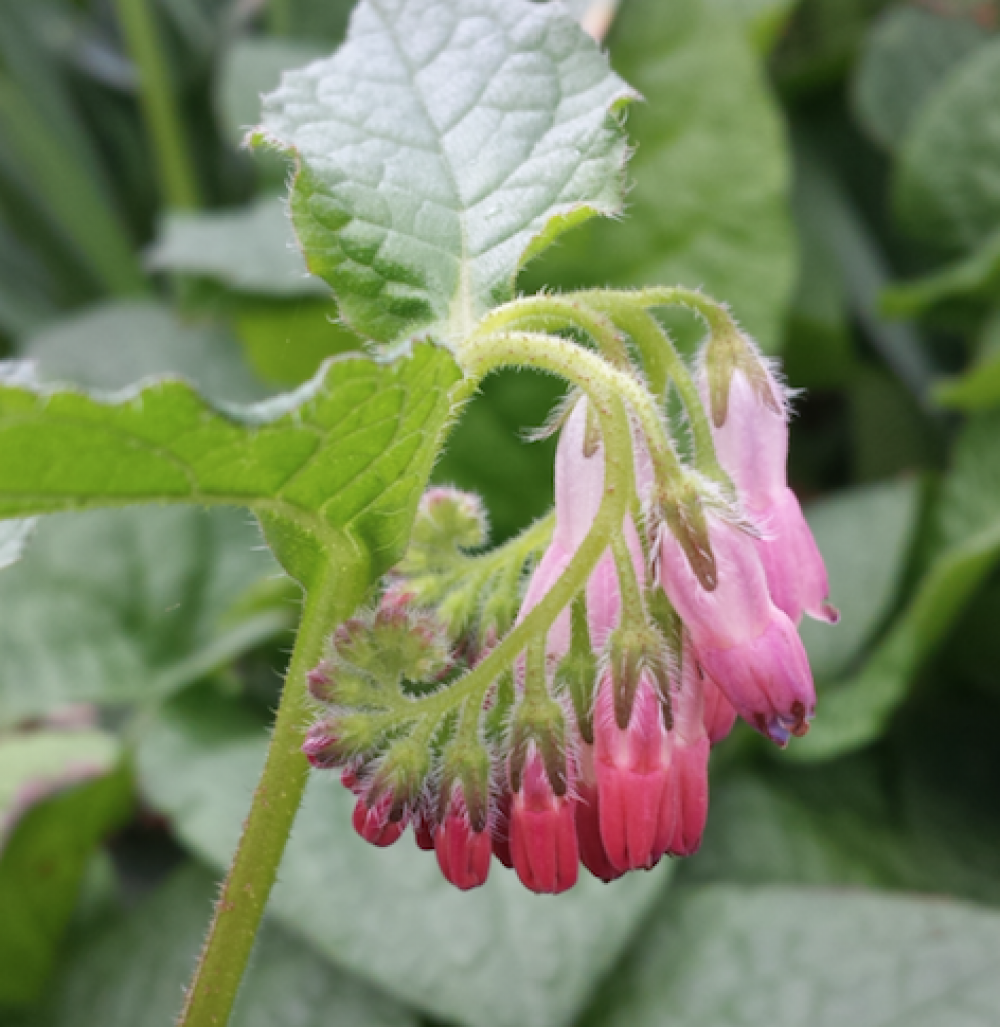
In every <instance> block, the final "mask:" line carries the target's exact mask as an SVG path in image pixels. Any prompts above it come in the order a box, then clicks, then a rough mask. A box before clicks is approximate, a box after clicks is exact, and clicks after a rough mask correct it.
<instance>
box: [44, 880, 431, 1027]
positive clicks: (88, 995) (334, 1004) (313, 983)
mask: <svg viewBox="0 0 1000 1027" xmlns="http://www.w3.org/2000/svg"><path fill="white" fill-rule="evenodd" d="M217 892H218V889H217V886H216V884H215V881H214V880H213V878H212V875H211V874H210V873H209V872H208V871H207V870H204V869H203V868H202V867H199V866H195V865H191V866H187V867H184V868H183V869H181V870H179V871H177V872H176V873H175V874H174V876H173V877H172V878H171V879H170V880H169V881H167V882H166V883H165V884H164V885H162V886H161V887H160V888H159V889H158V890H157V891H156V892H155V893H154V894H153V895H152V896H151V897H149V898H148V899H146V900H145V901H144V902H143V904H142V905H141V906H139V907H138V908H137V909H135V910H133V911H132V912H130V913H129V914H127V915H126V916H119V917H117V918H115V920H114V921H112V922H111V923H109V924H104V925H101V926H100V927H96V928H92V929H90V930H89V931H87V932H86V933H83V934H81V935H80V936H79V937H78V938H76V940H75V945H74V946H73V950H72V952H71V953H70V956H69V959H68V960H67V962H66V965H65V967H64V968H63V969H62V970H61V972H60V974H59V976H58V979H57V981H56V985H55V987H54V988H53V989H52V992H51V994H50V995H49V996H48V999H47V1001H46V1003H45V1004H44V1006H43V1009H42V1012H41V1013H40V1015H39V1016H38V1017H37V1020H33V1021H31V1024H30V1027H76V1025H79V1024H94V1025H95V1027H96V1025H97V1024H100V1025H101V1027H167V1025H168V1024H170V1023H172V1022H173V1018H174V1017H175V1016H176V1015H177V1013H178V1012H179V1011H180V1005H181V1001H182V999H183V988H184V985H185V984H186V983H187V980H188V978H189V977H190V975H191V970H192V968H193V966H194V962H195V959H196V957H197V955H198V950H199V948H200V946H201V943H202V940H203V938H204V932H205V922H206V919H207V917H208V913H209V911H210V910H211V908H212V903H213V901H214V900H215V898H216V897H217ZM332 1022H336V1023H337V1025H338V1027H341V1025H342V1027H416V1022H417V1021H416V1018H415V1017H414V1016H413V1014H411V1013H409V1012H408V1011H407V1010H405V1009H404V1008H403V1007H402V1006H400V1005H399V1004H398V1003H396V1002H394V1001H392V1000H391V999H389V998H387V997H385V996H383V995H381V994H379V993H378V992H377V991H376V990H375V989H373V988H370V987H368V986H367V985H364V984H362V983H361V982H359V981H356V980H354V979H352V978H351V977H349V976H348V975H347V974H345V973H343V972H342V971H339V970H337V969H335V968H334V967H332V966H330V965H329V964H328V963H326V962H325V961H324V960H323V959H322V958H321V957H319V956H318V955H317V954H316V953H315V952H314V951H313V950H312V949H310V948H309V946H307V945H305V944H304V943H303V942H301V941H299V940H298V939H296V938H295V937H293V936H292V935H291V934H289V933H288V932H286V931H284V930H282V929H281V928H279V927H277V926H275V925H273V924H271V923H266V924H265V926H264V929H263V931H262V932H261V936H260V939H259V940H258V942H257V947H256V950H255V953H254V957H253V960H252V962H251V964H250V968H249V971H248V973H247V977H246V980H245V981H244V983H243V987H242V989H241V991H240V998H239V1001H238V1003H237V1007H236V1011H235V1013H234V1014H233V1021H232V1024H233V1027H277V1025H279V1024H280V1025H281V1027H327V1025H328V1024H330V1023H332Z"/></svg>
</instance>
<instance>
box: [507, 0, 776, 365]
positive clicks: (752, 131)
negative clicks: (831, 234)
mask: <svg viewBox="0 0 1000 1027" xmlns="http://www.w3.org/2000/svg"><path fill="white" fill-rule="evenodd" d="M609 42H610V46H611V54H612V59H613V62H614V65H615V68H616V69H617V70H618V71H619V72H620V73H621V74H622V75H623V76H624V77H625V78H627V79H628V80H629V81H630V82H631V83H633V85H635V87H636V88H637V89H638V90H639V91H640V92H641V93H642V94H643V96H644V97H645V98H646V101H647V102H646V103H645V104H642V105H640V106H638V107H636V108H635V109H634V110H633V111H632V112H631V113H630V115H629V134H630V137H631V138H632V140H633V141H634V142H635V144H636V145H637V150H636V153H635V156H634V157H633V159H632V161H631V162H630V165H629V169H630V173H631V177H632V178H634V180H635V186H634V188H633V189H631V190H630V192H629V195H628V209H627V212H626V217H625V219H624V220H623V221H622V222H621V223H618V222H615V223H610V222H608V223H604V222H598V221H594V222H591V223H590V224H588V225H586V226H584V227H583V228H580V229H577V230H576V231H575V232H574V233H572V234H571V235H570V236H568V237H567V238H566V240H565V241H564V242H563V243H562V244H561V245H560V246H558V247H556V248H554V249H553V250H552V251H551V252H550V253H549V254H548V255H547V256H546V257H544V258H543V259H542V260H541V261H539V262H538V264H537V265H535V266H533V267H532V268H531V269H530V271H529V274H528V275H527V278H526V280H527V281H528V283H529V286H530V287H531V288H534V287H536V286H541V285H545V284H548V285H553V284H554V285H559V286H561V287H564V288H569V287H576V286H604V285H607V284H609V283H610V284H612V285H617V286H632V285H640V284H649V283H656V284H662V283H670V284H673V283H675V282H676V283H681V284H684V285H692V286H699V287H700V286H703V287H704V288H705V289H706V290H707V291H708V292H709V293H711V294H712V295H713V296H716V297H717V298H719V299H722V300H726V301H727V302H729V303H731V304H732V306H733V308H734V310H735V312H736V315H737V317H738V318H739V319H740V321H741V322H742V323H743V324H744V325H745V327H746V328H747V329H748V330H749V331H750V332H752V333H753V334H754V335H756V336H757V337H758V338H760V340H761V341H762V343H763V344H764V345H765V346H766V347H767V348H769V349H770V350H772V351H773V350H775V349H776V348H777V347H778V345H779V343H780V336H781V324H782V320H783V317H784V308H785V304H786V303H787V301H788V299H789V293H790V291H791V287H792V284H793V275H794V270H795V252H794V240H793V237H792V232H791V225H790V220H789V216H788V209H787V203H788V160H787V154H786V150H785V144H784V139H783V136H782V131H781V125H780V122H779V119H778V114H777V110H776V108H775V105H774V103H773V101H772V99H771V98H770V96H769V95H768V92H767V86H766V83H765V81H764V79H763V76H762V73H761V69H760V67H759V62H758V61H757V59H756V57H755V55H754V53H753V52H752V49H751V47H750V44H749V43H748V42H747V40H746V39H745V37H744V34H743V31H742V28H741V26H740V25H739V24H738V23H736V22H734V21H733V19H731V18H729V17H727V16H724V15H721V14H719V13H717V12H715V11H714V10H711V9H709V6H708V5H707V4H705V3H703V2H702V0H671V2H670V3H663V2H662V0H630V2H629V3H627V4H625V6H624V7H623V8H622V10H621V13H620V14H619V15H618V17H617V18H616V19H615V25H614V29H613V31H612V34H611V37H610V40H609Z"/></svg>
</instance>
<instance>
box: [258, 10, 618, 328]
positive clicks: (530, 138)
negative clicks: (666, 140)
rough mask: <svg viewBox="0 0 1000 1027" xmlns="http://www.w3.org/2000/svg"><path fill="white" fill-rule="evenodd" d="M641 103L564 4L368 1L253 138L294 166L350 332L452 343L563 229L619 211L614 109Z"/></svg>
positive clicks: (312, 255) (318, 268)
mask: <svg viewBox="0 0 1000 1027" xmlns="http://www.w3.org/2000/svg"><path fill="white" fill-rule="evenodd" d="M634 98H635V94H634V93H633V92H632V91H631V90H630V89H629V88H628V86H626V85H625V83H624V82H622V80H621V79H619V78H618V77H617V76H616V75H614V74H613V73H612V72H611V71H610V70H609V68H608V66H607V61H606V60H605V58H604V57H603V56H602V55H601V54H600V52H599V51H598V49H597V47H596V45H595V44H594V43H593V41H591V40H590V39H589V38H588V37H587V36H586V35H585V33H583V31H582V30H581V29H580V28H579V27H578V26H577V25H576V23H575V22H573V21H572V19H570V18H568V17H567V16H566V15H565V13H563V12H562V11H560V10H558V9H554V8H549V7H547V6H546V7H542V6H539V5H533V4H528V3H524V2H522V0H512V2H510V3H509V4H505V5H502V6H501V5H495V4H487V3H484V2H482V0H461V2H458V3H455V2H449V3H445V2H443V0H365V2H364V3H362V4H361V5H360V6H359V8H358V9H357V11H356V13H355V15H354V19H353V21H352V26H351V31H350V33H349V35H348V40H347V43H346V44H345V46H344V47H343V48H342V49H341V50H340V51H339V52H338V53H336V54H335V55H334V56H333V57H331V58H329V59H327V60H325V61H317V62H314V63H313V64H311V65H309V66H308V67H306V68H304V69H302V70H300V71H297V72H290V73H286V75H285V76H284V78H283V80H282V85H281V87H280V88H279V89H278V90H277V91H276V92H275V93H273V94H271V96H270V97H268V98H267V99H266V100H265V110H264V120H263V125H262V127H261V128H260V129H258V130H257V132H256V133H255V136H254V138H255V140H257V141H263V142H268V143H270V144H272V145H274V146H277V147H278V148H280V149H284V150H287V151H292V152H294V153H295V154H296V155H297V157H298V160H299V171H298V174H297V177H296V179H295V182H294V186H293V192H292V201H291V207H292V217H293V221H294V223H295V226H296V230H297V232H298V234H299V239H300V241H301V243H302V245H303V248H304V249H305V251H306V258H307V264H308V266H309V268H310V270H312V271H313V273H315V274H318V275H319V276H320V277H322V278H325V279H326V280H327V281H328V282H330V284H331V285H332V286H333V287H334V291H335V292H336V293H337V297H338V301H339V303H340V307H341V310H342V311H343V313H344V315H345V317H346V318H347V320H348V321H349V322H350V323H351V324H352V325H353V326H354V327H355V328H356V329H357V330H359V331H360V332H361V333H362V334H365V335H367V336H369V337H370V338H372V339H375V340H377V341H380V342H391V341H395V340H397V339H400V338H405V337H407V336H409V335H411V334H412V333H414V332H415V331H417V330H419V329H421V328H427V327H436V328H437V329H438V330H439V331H441V333H442V334H444V335H445V337H451V336H454V335H456V334H461V333H462V332H466V331H468V330H469V329H470V328H471V327H472V326H473V325H474V324H475V322H476V320H478V318H479V317H480V316H481V314H482V313H483V312H484V311H485V310H487V309H488V308H489V307H490V306H493V305H495V304H497V303H500V302H503V301H504V300H506V299H509V298H510V297H511V295H512V293H513V282H514V277H515V275H516V273H517V270H518V268H519V267H520V266H521V264H522V263H523V262H524V260H525V259H527V257H528V256H529V255H531V254H533V253H534V252H536V250H537V248H539V247H540V246H541V245H543V244H546V243H548V242H549V241H551V239H552V238H553V237H554V236H555V235H556V234H557V233H558V232H559V231H562V230H563V229H564V228H565V227H568V225H569V224H570V223H573V222H576V221H579V220H582V219H584V218H585V217H586V216H589V215H591V214H613V213H616V212H618V211H619V210H620V209H621V203H622V198H621V187H622V181H621V178H622V175H621V171H622V168H623V165H624V162H625V156H626V144H625V138H624V133H623V132H622V129H621V127H620V125H619V124H618V122H617V120H616V118H615V113H616V111H617V110H618V109H619V108H620V107H621V106H622V105H623V104H625V103H627V102H628V101H630V100H632V99H634Z"/></svg>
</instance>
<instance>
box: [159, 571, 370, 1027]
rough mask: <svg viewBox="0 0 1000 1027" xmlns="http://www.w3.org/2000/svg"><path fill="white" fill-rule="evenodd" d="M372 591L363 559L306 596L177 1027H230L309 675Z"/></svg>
mask: <svg viewBox="0 0 1000 1027" xmlns="http://www.w3.org/2000/svg"><path fill="white" fill-rule="evenodd" d="M367 584H368V578H367V561H365V560H364V559H363V558H360V556H359V557H358V558H357V559H356V560H355V561H354V562H349V561H338V562H337V563H336V564H333V563H331V566H330V569H329V570H328V571H327V573H326V575H325V576H324V577H321V578H320V579H319V580H318V581H317V582H316V584H315V585H314V586H313V588H312V589H311V590H310V592H309V593H308V595H307V596H306V600H305V606H304V609H303V611H302V621H301V623H300V625H299V631H298V634H297V636H296V639H295V649H294V651H293V652H292V659H291V663H290V664H289V667H288V675H287V676H286V678H285V687H284V690H283V692H282V696H281V704H280V706H279V707H278V715H277V718H276V719H275V723H274V733H273V735H272V737H271V744H270V746H269V747H268V750H267V760H266V762H265V763H264V772H263V774H262V775H261V778H260V781H259V782H258V784H257V790H256V791H255V792H254V797H253V804H252V805H251V807H250V814H249V816H248V817H247V821H246V825H245V827H244V829H243V836H242V837H241V838H240V842H239V845H238V847H237V849H236V855H235V857H234V858H233V864H232V866H231V867H230V870H229V874H228V876H227V877H226V882H225V884H224V885H223V888H222V894H221V896H220V897H219V902H218V905H217V906H216V908H215V917H214V919H213V921H212V926H211V928H210V929H209V933H208V938H207V939H206V941H205V947H204V949H203V950H202V954H201V958H200V960H199V961H198V967H197V969H196V970H195V975H194V979H193V980H192V982H191V987H190V988H189V990H188V994H187V999H186V1001H185V1003H184V1009H183V1011H182V1013H181V1015H180V1019H179V1020H178V1027H224V1025H225V1024H226V1023H228V1022H229V1015H230V1013H231V1011H232V1008H233V1003H234V1002H235V1000H236V993H237V991H238V990H239V986H240V981H241V980H242V978H243V973H244V970H245V969H246V965H247V962H248V960H249V959H250V953H251V951H252V950H253V946H254V940H255V938H256V936H257V931H258V929H259V927H260V922H261V918H262V917H263V914H264V907H265V905H266V904H267V898H268V895H269V894H270V892H271V888H272V886H273V885H274V880H275V876H276V875H277V872H278V864H279V863H280V862H281V857H282V855H283V853H284V851H285V844H286V843H287V841H288V835H289V833H290V832H291V829H292V822H293V821H294V820H295V814H296V813H297V811H298V808H299V804H300V803H301V801H302V793H303V792H304V790H305V786H306V781H307V779H308V775H309V764H308V762H307V761H306V758H305V756H303V755H302V752H301V745H302V741H303V738H304V737H305V730H306V727H307V726H308V722H309V719H310V708H309V701H308V693H307V691H306V674H307V673H308V672H309V671H310V670H311V669H312V668H313V667H314V666H315V665H316V664H317V663H319V661H320V659H321V658H322V655H323V646H324V643H325V641H326V638H327V637H328V635H329V633H330V632H331V631H332V629H333V628H334V627H335V626H336V625H337V624H339V623H340V622H341V621H343V620H345V619H346V618H347V617H348V616H350V614H351V613H352V612H353V611H354V610H355V609H356V608H357V606H358V605H359V604H360V603H361V601H362V600H363V598H364V594H365V589H366V587H367ZM209 784H210V783H209Z"/></svg>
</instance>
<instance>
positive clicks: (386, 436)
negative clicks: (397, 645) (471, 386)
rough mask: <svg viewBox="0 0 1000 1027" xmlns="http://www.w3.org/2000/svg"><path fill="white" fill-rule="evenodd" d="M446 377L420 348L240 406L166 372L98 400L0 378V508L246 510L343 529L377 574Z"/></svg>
mask: <svg viewBox="0 0 1000 1027" xmlns="http://www.w3.org/2000/svg"><path fill="white" fill-rule="evenodd" d="M459 377H460V372H459V370H458V367H457V365H456V364H455V362H454V361H453V360H452V358H451V356H450V355H449V354H448V353H447V351H445V350H443V349H441V348H439V347H436V346H434V345H432V344H429V343H421V344H418V345H416V346H414V347H413V348H412V351H411V354H410V355H409V356H407V357H403V358H400V359H397V360H395V361H393V362H391V363H386V362H380V361H377V360H373V359H371V358H369V357H364V356H345V357H342V358H338V359H334V360H331V361H330V362H328V363H327V364H326V365H325V367H324V369H323V370H322V371H321V372H320V374H319V375H318V376H317V377H316V378H315V379H313V381H311V382H309V383H307V384H306V385H305V386H303V387H302V388H300V389H299V390H298V391H297V392H295V393H292V394H290V395H288V396H281V397H276V398H275V399H273V400H270V401H266V402H264V403H260V404H257V405H256V406H252V407H235V406H228V407H221V408H216V407H213V406H212V405H211V404H209V403H208V402H207V401H206V400H204V399H203V398H202V397H201V395H199V393H198V392H196V391H195V390H194V389H193V388H192V387H191V386H190V385H188V384H186V383H185V382H181V381H175V380H160V381H153V382H151V383H150V384H148V385H146V386H145V387H137V388H134V389H131V390H128V391H126V392H124V393H118V394H114V395H110V396H107V395H105V396H101V395H100V394H88V393H84V392H81V391H79V390H75V389H64V388H39V387H37V386H34V385H31V384H20V383H17V382H10V383H9V384H6V385H3V384H0V516H7V517H20V516H25V515H28V514H35V513H52V512H57V511H60V510H67V509H87V508H90V509H93V508H97V507H107V506H121V505H126V504H132V503H140V502H186V503H196V504H211V505H216V504H218V505H235V506H248V507H250V508H252V509H254V510H255V511H257V512H259V513H267V514H271V515H276V516H281V517H283V518H284V519H285V520H286V521H288V520H297V521H298V522H300V524H304V525H306V526H307V529H308V531H310V532H312V533H313V534H316V535H317V537H319V536H323V535H331V533H332V535H338V534H339V535H343V534H344V533H346V534H348V535H350V536H351V537H352V538H353V539H354V541H355V543H356V544H358V545H361V546H363V547H364V548H365V549H366V550H367V552H368V554H369V555H370V558H371V561H372V573H373V574H375V575H378V574H381V573H383V572H384V571H385V570H386V569H387V568H388V567H389V566H390V565H391V564H392V563H393V562H394V561H395V560H396V559H398V557H399V556H400V555H401V553H402V549H403V547H404V546H405V543H406V537H407V534H408V531H409V521H410V519H411V516H412V513H413V511H414V510H415V507H416V503H417V501H418V499H419V493H420V491H421V489H422V488H423V485H424V483H425V481H426V478H427V476H428V475H429V473H430V468H431V463H432V462H433V459H434V455H435V446H436V443H437V439H438V437H439V435H440V432H441V430H442V428H443V426H444V424H445V422H446V420H447V417H448V414H449V412H450V405H449V398H448V397H449V391H450V389H451V387H452V386H453V385H454V384H455V382H456V381H457V380H458V379H459ZM330 544H332V541H331V543H330Z"/></svg>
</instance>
